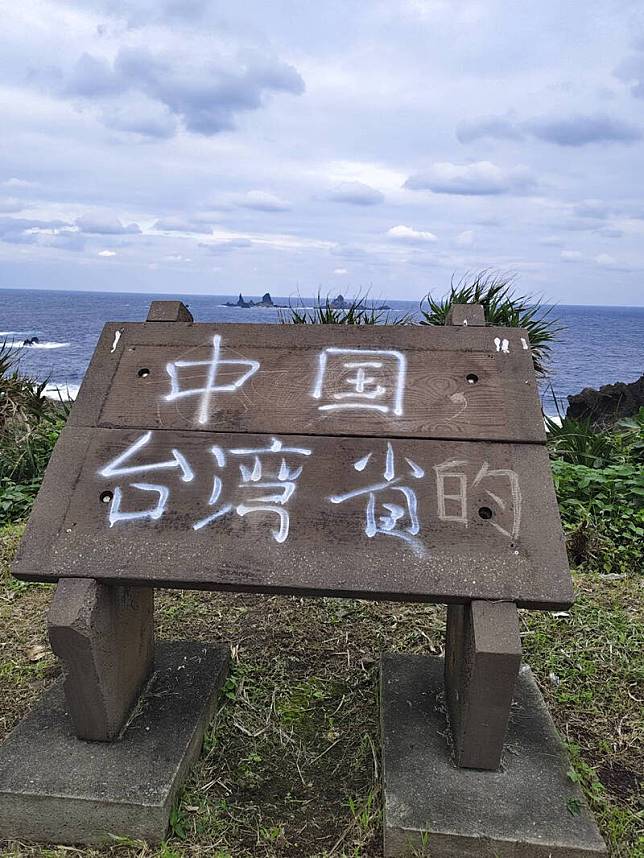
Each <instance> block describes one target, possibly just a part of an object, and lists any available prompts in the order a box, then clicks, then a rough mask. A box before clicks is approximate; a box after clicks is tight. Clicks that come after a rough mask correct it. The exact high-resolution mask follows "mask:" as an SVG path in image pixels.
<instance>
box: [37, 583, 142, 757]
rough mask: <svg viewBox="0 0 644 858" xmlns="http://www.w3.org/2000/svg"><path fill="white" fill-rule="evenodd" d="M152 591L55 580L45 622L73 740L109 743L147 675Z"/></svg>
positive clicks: (124, 720)
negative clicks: (62, 680) (57, 663)
mask: <svg viewBox="0 0 644 858" xmlns="http://www.w3.org/2000/svg"><path fill="white" fill-rule="evenodd" d="M153 612H154V589H153V588H152V587H127V586H109V585H106V584H100V583H98V582H97V581H95V580H94V579H91V578H66V579H63V580H60V581H59V582H58V586H57V588H56V593H55V595H54V598H53V601H52V603H51V607H50V609H49V616H48V619H47V624H48V629H49V640H50V642H51V646H52V649H53V650H54V652H55V653H56V655H57V656H58V657H59V658H60V659H61V660H62V662H63V664H64V666H65V674H66V677H65V683H64V689H65V698H66V702H67V707H68V710H69V714H70V716H71V719H72V721H73V724H74V730H75V732H76V735H77V736H78V738H79V739H86V740H89V741H95V742H109V741H111V740H112V739H115V738H116V737H117V736H118V734H119V732H120V730H121V728H122V727H123V725H124V724H125V722H126V721H127V718H128V716H129V714H130V712H131V710H132V707H133V706H134V704H135V703H136V701H137V699H138V696H139V692H140V690H141V688H142V686H143V684H144V683H145V681H146V679H147V678H148V676H149V674H150V672H151V671H152V665H153V658H154V621H153Z"/></svg>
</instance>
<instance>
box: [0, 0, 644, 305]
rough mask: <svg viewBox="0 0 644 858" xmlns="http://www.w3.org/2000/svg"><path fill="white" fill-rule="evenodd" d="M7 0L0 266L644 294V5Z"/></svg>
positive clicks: (281, 288)
mask: <svg viewBox="0 0 644 858" xmlns="http://www.w3.org/2000/svg"><path fill="white" fill-rule="evenodd" d="M0 11H1V19H2V25H1V26H0V100H1V104H2V120H1V133H0V287H5V288H7V287H20V288H51V289H85V290H87V289H90V290H91V289H95V290H101V291H103V290H120V291H145V292H152V291H154V292H165V293H175V294H179V293H183V294H186V293H187V294H194V293H213V294H233V293H237V292H240V291H241V292H243V293H244V294H246V295H259V294H262V293H263V292H265V291H270V292H272V294H273V295H281V296H287V295H295V294H298V293H299V294H301V295H312V294H314V293H316V292H318V291H320V292H321V293H322V294H330V295H335V294H337V293H338V292H341V293H342V294H344V295H354V294H356V293H365V292H367V291H368V292H369V294H371V295H372V296H373V297H386V298H394V299H403V300H404V299H409V300H417V299H419V298H421V297H422V296H423V295H425V294H427V292H429V291H431V292H432V293H434V294H441V293H442V292H444V291H445V289H446V288H447V287H448V285H449V282H450V279H451V278H452V276H456V277H457V278H458V277H461V276H462V275H464V274H466V273H467V272H475V271H478V270H480V269H484V268H493V269H496V270H500V271H503V272H507V273H511V274H514V275H516V278H517V287H518V288H519V289H520V290H521V291H523V292H527V293H530V294H534V295H541V296H543V297H544V298H545V299H546V300H551V301H556V302H559V303H564V304H566V303H569V304H611V305H638V306H639V305H642V304H644V169H643V168H644V4H642V2H641V0H634V2H626V0H583V2H582V0H569V2H561V0H556V2H555V0H538V2H533V0H521V2H519V3H517V2H514V0H382V2H380V0H341V2H340V0H323V2H320V0H316V2H313V0H271V2H266V0H258V2H250V0H237V2H235V3H231V2H215V0H78V2H75V0H58V2H53V0H21V2H20V3H16V2H11V0H0ZM0 300H1V297H0Z"/></svg>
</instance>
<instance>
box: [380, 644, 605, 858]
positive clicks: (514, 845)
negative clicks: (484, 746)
mask: <svg viewBox="0 0 644 858" xmlns="http://www.w3.org/2000/svg"><path fill="white" fill-rule="evenodd" d="M443 688H444V686H443V659H441V658H435V657H425V656H409V655H385V656H383V659H382V665H381V715H382V732H383V778H384V824H383V827H384V848H385V852H384V854H385V856H386V858H394V856H396V858H398V856H412V855H427V856H431V858H473V856H477V858H478V856H485V858H593V856H598V855H606V854H607V853H606V847H605V845H604V842H603V840H602V838H601V836H600V834H599V831H598V829H597V826H596V824H595V821H594V819H593V817H592V816H591V814H590V812H589V811H588V809H587V807H586V805H585V804H584V801H583V798H582V794H581V791H580V789H579V786H578V785H577V784H574V783H572V781H571V780H570V779H569V778H568V777H567V774H566V773H567V771H568V769H569V766H570V763H569V761H568V756H567V753H566V750H565V747H564V746H563V743H562V741H561V739H560V738H559V735H558V734H557V731H556V729H555V727H554V724H553V722H552V719H551V717H550V714H549V712H548V710H547V708H546V706H545V703H544V701H543V698H542V696H541V693H540V692H539V689H538V687H537V684H536V682H535V680H534V677H533V676H532V673H531V671H530V669H529V668H528V667H525V666H524V667H522V668H521V671H520V673H519V679H518V682H517V686H516V691H515V702H514V704H513V706H512V714H511V717H510V723H509V725H508V733H507V737H506V743H505V750H504V754H503V759H502V765H501V769H500V770H499V771H479V770H476V769H461V768H457V767H456V765H455V764H454V762H453V759H452V754H451V749H450V747H449V744H448V739H447V735H448V728H447V722H446V715H445V703H444V698H443ZM414 850H416V851H414Z"/></svg>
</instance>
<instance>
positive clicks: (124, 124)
mask: <svg viewBox="0 0 644 858" xmlns="http://www.w3.org/2000/svg"><path fill="white" fill-rule="evenodd" d="M101 121H102V122H103V124H104V125H105V126H107V127H108V128H112V129H113V130H114V131H121V132H123V133H127V134H137V135H140V136H142V137H152V138H156V139H157V140H166V139H168V138H169V137H174V135H175V134H176V133H177V129H178V125H179V123H178V121H177V118H176V116H175V115H174V114H173V113H172V112H171V110H170V108H169V107H168V106H167V105H165V104H161V103H160V102H159V101H154V99H152V98H148V97H147V96H145V95H142V94H137V93H134V94H132V95H128V96H124V97H123V98H122V99H120V100H119V102H118V103H117V104H114V105H109V106H107V107H105V108H104V109H103V110H102V112H101Z"/></svg>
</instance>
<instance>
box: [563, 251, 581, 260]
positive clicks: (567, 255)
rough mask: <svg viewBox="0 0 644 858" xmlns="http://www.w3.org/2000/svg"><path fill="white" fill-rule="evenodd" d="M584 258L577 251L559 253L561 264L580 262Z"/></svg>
mask: <svg viewBox="0 0 644 858" xmlns="http://www.w3.org/2000/svg"><path fill="white" fill-rule="evenodd" d="M583 258H584V255H583V253H580V252H579V251H578V250H562V251H561V261H562V262H581V261H582V259H583Z"/></svg>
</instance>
